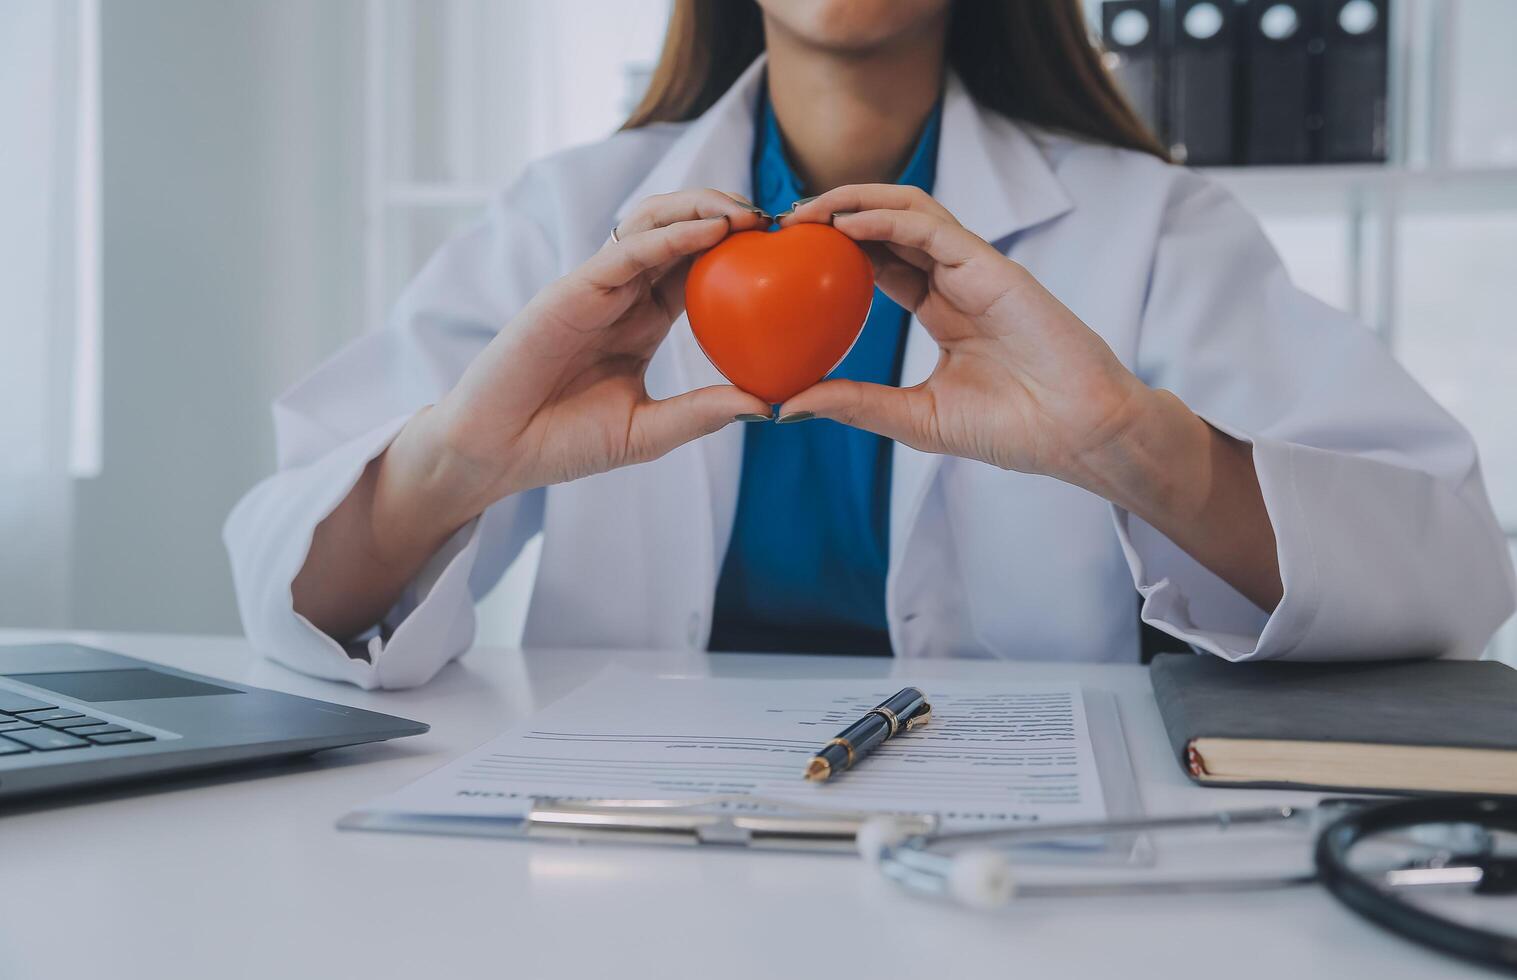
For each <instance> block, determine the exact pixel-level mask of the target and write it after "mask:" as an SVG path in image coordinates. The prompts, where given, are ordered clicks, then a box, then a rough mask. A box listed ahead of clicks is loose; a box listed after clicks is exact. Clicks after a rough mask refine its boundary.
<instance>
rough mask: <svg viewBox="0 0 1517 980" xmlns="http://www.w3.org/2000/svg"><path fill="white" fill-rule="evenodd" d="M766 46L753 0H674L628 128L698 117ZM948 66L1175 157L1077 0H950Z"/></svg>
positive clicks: (998, 95) (1057, 114) (1106, 134)
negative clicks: (1109, 66)
mask: <svg viewBox="0 0 1517 980" xmlns="http://www.w3.org/2000/svg"><path fill="white" fill-rule="evenodd" d="M763 50H764V20H763V15H762V13H761V12H760V10H759V7H758V4H756V3H754V2H753V0H675V2H674V11H673V13H672V14H671V15H670V17H669V31H668V34H667V35H666V36H665V38H664V50H663V53H662V54H660V55H659V59H658V65H657V67H655V68H654V70H653V77H652V80H651V81H650V82H649V84H648V92H647V94H646V95H644V96H643V99H642V101H641V102H640V103H639V104H638V106H637V108H636V109H634V110H633V111H632V116H631V117H630V118H629V119H628V120H627V122H626V123H625V125H624V126H623V127H622V128H623V129H635V128H637V127H638V126H646V125H648V124H649V123H655V122H683V121H685V120H688V119H694V118H695V117H696V116H699V115H700V114H701V113H703V112H705V111H706V110H707V109H709V108H711V105H712V103H714V102H715V101H716V100H717V99H719V98H721V96H722V93H724V92H726V91H727V89H728V88H730V87H731V86H732V83H733V82H734V81H736V80H737V77H738V76H739V75H740V74H742V72H743V69H745V68H747V67H748V66H749V65H750V64H752V62H753V59H754V58H757V57H758V56H759V54H760V53H761V52H762V51H763ZM948 64H949V65H950V66H951V67H952V68H953V70H954V71H955V72H957V73H958V76H959V78H960V80H961V81H963V83H964V87H965V88H967V89H969V94H970V95H972V96H973V97H974V99H975V101H976V102H978V103H980V104H981V105H983V106H986V107H988V108H990V109H993V110H995V111H996V112H999V113H1000V114H1001V115H1003V116H1006V117H1008V118H1010V119H1017V120H1021V121H1024V122H1029V123H1032V124H1034V125H1037V126H1043V127H1046V128H1048V129H1053V130H1059V131H1062V132H1065V133H1071V134H1074V135H1076V136H1082V137H1085V138H1087V139H1091V140H1095V141H1096V142H1099V143H1106V144H1109V145H1111V146H1119V147H1124V148H1126V149H1130V150H1141V151H1142V152H1144V153H1152V154H1153V155H1154V156H1156V157H1159V158H1160V159H1164V160H1168V159H1169V154H1168V153H1167V152H1166V151H1165V149H1164V147H1163V145H1161V144H1160V143H1159V141H1158V139H1156V138H1155V137H1154V135H1153V133H1151V132H1149V130H1148V127H1147V126H1145V125H1144V124H1143V121H1142V120H1141V119H1139V118H1138V114H1137V113H1136V112H1134V111H1133V109H1132V106H1130V105H1129V104H1128V102H1127V100H1126V99H1125V98H1123V97H1122V93H1121V91H1120V90H1119V89H1118V88H1117V85H1116V83H1115V82H1114V81H1113V80H1112V77H1111V74H1110V73H1109V72H1107V70H1106V68H1105V66H1103V65H1102V64H1101V55H1100V52H1099V51H1097V50H1096V48H1095V47H1094V46H1093V45H1092V44H1091V41H1090V37H1089V35H1088V34H1087V33H1086V29H1085V16H1084V14H1083V13H1082V12H1081V10H1080V0H954V5H953V11H952V13H951V15H950V24H949V29H948Z"/></svg>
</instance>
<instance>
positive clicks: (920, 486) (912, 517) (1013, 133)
mask: <svg viewBox="0 0 1517 980" xmlns="http://www.w3.org/2000/svg"><path fill="white" fill-rule="evenodd" d="M933 196H934V197H935V198H937V200H938V202H939V203H941V204H942V205H943V206H944V207H945V208H947V209H948V210H949V211H951V212H952V213H953V215H954V216H955V217H956V218H958V220H959V223H960V224H962V225H963V226H964V227H965V228H967V229H969V230H970V231H972V232H974V233H975V234H976V235H978V236H979V237H981V238H983V239H985V240H986V241H987V242H990V243H991V244H992V245H994V246H996V247H997V248H998V249H999V250H1000V251H1002V252H1007V251H1008V250H1009V249H1010V247H1011V245H1012V244H1013V241H1012V240H1013V238H1014V237H1015V236H1016V234H1017V233H1018V232H1021V231H1023V230H1025V229H1027V228H1031V227H1033V226H1034V225H1039V224H1042V223H1043V222H1046V221H1050V220H1052V219H1054V218H1056V217H1058V216H1059V215H1061V214H1064V213H1065V212H1066V211H1068V210H1069V209H1070V208H1071V207H1072V206H1073V205H1072V204H1071V202H1070V199H1069V196H1068V194H1066V193H1065V191H1064V187H1063V185H1062V184H1060V183H1059V180H1058V178H1057V177H1056V176H1055V175H1054V173H1053V170H1052V169H1051V168H1050V167H1049V165H1048V161H1047V160H1046V159H1045V158H1044V156H1043V154H1042V151H1041V150H1039V148H1038V146H1037V144H1036V143H1035V142H1034V141H1033V139H1032V137H1031V136H1029V135H1028V134H1027V133H1026V132H1024V131H1023V130H1022V128H1021V127H1020V126H1018V125H1017V124H1016V123H1013V122H1012V121H1011V120H1009V119H1007V118H1005V117H1004V116H1001V115H999V114H997V113H994V112H992V111H990V110H988V109H984V108H981V107H980V106H979V105H977V104H976V103H975V101H974V99H973V98H971V97H970V95H969V92H968V91H967V90H966V89H965V88H964V86H963V84H962V83H961V82H960V81H959V79H958V77H957V76H955V75H953V74H952V73H950V74H949V76H948V78H947V80H946V83H945V87H944V92H943V128H942V132H941V135H940V137H939V142H938V161H937V176H936V180H935V181H934V184H933ZM937 362H938V345H937V342H936V341H934V340H933V339H932V335H931V334H929V333H928V332H927V330H926V328H925V327H923V326H922V324H921V321H919V320H917V318H916V317H912V319H911V324H910V326H909V327H908V328H907V334H906V351H905V354H904V356H903V358H902V362H901V386H902V387H910V386H911V385H915V384H919V383H921V382H922V381H924V380H926V378H927V376H928V375H930V374H931V373H932V370H933V368H934V367H936V366H937ZM941 462H942V457H941V456H939V455H937V454H934V453H924V452H919V451H917V450H915V449H912V448H910V447H908V446H903V445H901V444H900V443H897V444H896V446H895V449H894V451H893V452H892V454H891V479H890V583H889V586H888V589H887V591H888V592H891V593H893V591H894V583H895V580H896V571H897V569H898V568H899V567H900V564H901V557H902V555H903V553H904V550H905V548H906V545H907V544H908V539H909V536H910V532H911V529H912V527H913V526H915V524H916V520H917V516H918V515H919V514H920V512H921V509H922V502H923V500H925V499H926V495H927V492H928V491H929V490H930V489H931V487H932V481H933V479H934V477H935V476H936V475H937V471H938V467H939V466H940V464H941ZM891 608H896V607H895V605H894V604H893V603H891Z"/></svg>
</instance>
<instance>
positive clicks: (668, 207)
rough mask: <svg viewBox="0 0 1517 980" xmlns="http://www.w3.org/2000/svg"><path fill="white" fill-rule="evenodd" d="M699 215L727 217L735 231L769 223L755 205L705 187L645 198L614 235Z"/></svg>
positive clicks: (647, 228)
mask: <svg viewBox="0 0 1517 980" xmlns="http://www.w3.org/2000/svg"><path fill="white" fill-rule="evenodd" d="M700 218H726V219H727V220H728V221H729V222H730V223H731V225H732V229H733V230H734V231H748V230H751V229H754V228H760V227H768V224H769V222H768V221H767V220H766V219H767V218H768V216H767V215H765V214H764V212H763V211H762V210H760V209H759V208H757V207H755V206H754V205H752V204H749V203H748V202H747V201H745V200H742V199H741V198H739V197H737V196H736V195H732V194H724V193H722V192H721V191H716V190H711V189H709V188H708V189H705V190H694V191H675V192H674V193H672V194H657V195H654V196H653V197H650V198H646V199H645V200H643V201H641V202H639V203H638V204H637V206H636V207H634V208H633V209H632V211H631V212H630V213H629V214H628V215H627V216H626V217H625V218H623V219H622V221H621V224H619V225H617V226H616V236H617V237H618V238H621V239H626V238H627V237H628V236H629V235H635V234H637V233H638V232H642V231H650V230H652V229H654V228H662V227H664V226H665V225H672V224H674V223H675V222H678V221H695V220H698V219H700Z"/></svg>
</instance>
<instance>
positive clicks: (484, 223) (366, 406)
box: [224, 171, 556, 689]
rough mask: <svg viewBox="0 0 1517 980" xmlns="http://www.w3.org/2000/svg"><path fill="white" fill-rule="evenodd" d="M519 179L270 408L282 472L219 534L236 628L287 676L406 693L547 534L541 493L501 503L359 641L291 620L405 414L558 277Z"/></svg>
mask: <svg viewBox="0 0 1517 980" xmlns="http://www.w3.org/2000/svg"><path fill="white" fill-rule="evenodd" d="M540 199H541V195H539V194H535V193H534V191H533V188H532V177H531V173H530V171H529V174H528V176H527V177H524V178H523V180H522V181H521V182H520V183H518V184H517V185H516V186H515V187H514V188H513V189H512V190H510V191H508V192H506V193H505V194H503V195H502V196H501V198H500V199H499V200H498V201H497V202H496V204H495V205H494V206H493V207H492V208H491V209H490V211H489V213H488V214H487V215H486V216H485V217H484V218H483V219H482V220H481V221H480V222H479V223H477V224H476V225H475V226H474V227H473V228H471V229H469V230H468V231H466V232H465V233H463V234H462V235H460V236H459V237H457V238H455V239H453V240H452V241H451V242H449V243H448V244H447V245H446V246H444V248H443V249H442V250H441V251H440V252H438V253H437V255H436V256H434V257H433V259H432V260H431V261H430V262H429V263H428V264H427V266H426V268H425V269H424V270H423V271H422V273H421V274H420V275H419V276H418V277H417V279H416V280H415V281H414V282H413V283H412V285H411V286H410V287H409V288H408V289H407V291H406V293H405V294H404V295H403V296H402V298H401V300H400V302H399V304H398V305H397V307H396V311H395V315H394V316H393V318H392V321H391V323H390V325H389V327H388V328H387V329H384V330H381V331H379V332H376V333H373V334H370V335H367V336H364V337H362V338H360V339H359V340H357V341H355V342H354V343H352V344H351V345H349V346H348V347H347V348H346V349H344V350H343V351H341V352H339V353H338V354H337V355H336V356H335V357H334V358H332V359H331V360H330V361H328V362H327V363H326V364H324V365H323V366H322V367H320V368H318V369H317V370H316V372H315V373H314V374H312V375H311V376H310V377H308V378H307V379H306V380H304V381H302V382H301V383H299V384H298V385H296V386H295V388H293V389H292V390H291V391H289V392H288V393H287V394H285V395H283V396H282V397H280V398H279V399H278V401H276V402H275V405H274V428H275V440H276V445H277V451H278V471H277V472H276V473H275V474H274V475H273V476H271V477H269V478H268V479H266V480H264V481H263V482H262V483H260V484H259V485H258V486H256V487H254V488H253V489H252V490H251V491H250V492H249V493H248V494H247V496H246V497H244V498H243V499H242V501H241V502H239V503H238V504H237V506H236V508H235V509H234V510H233V511H232V514H231V516H230V517H229V518H228V519H227V524H226V528H225V532H224V538H225V541H226V546H227V550H228V552H229V554H230V556H231V562H232V574H233V580H234V583H235V585H236V590H237V601H238V607H239V609H240V611H241V614H242V622H243V628H244V630H245V631H246V633H247V635H248V639H249V640H250V641H251V642H252V644H253V646H254V648H255V649H257V650H258V651H259V652H261V653H263V654H264V655H266V656H268V657H270V658H272V659H274V660H277V661H279V662H281V663H284V664H286V665H287V666H290V667H293V668H295V669H296V670H300V671H303V672H305V673H308V674H314V675H316V676H318V677H325V678H329V679H333V680H343V681H348V682H351V683H353V684H357V685H358V686H360V687H364V688H371V689H372V688H392V687H410V686H414V685H417V684H421V683H423V682H425V681H426V680H428V679H429V678H431V677H432V676H433V675H434V674H435V673H436V672H437V671H438V670H439V669H441V668H442V667H443V665H444V664H446V663H448V662H449V661H450V660H452V659H454V658H455V657H457V656H459V655H460V654H461V653H463V652H464V651H465V650H467V649H468V647H469V646H470V644H471V643H472V642H473V638H474V628H475V620H474V602H475V600H476V599H477V598H478V597H480V596H481V595H483V594H484V593H485V592H487V591H488V590H489V589H490V587H491V586H492V585H493V584H494V583H495V582H496V581H497V580H498V579H499V578H500V576H501V574H502V573H503V572H504V571H505V569H506V567H507V566H508V565H509V564H510V563H511V561H512V560H513V559H514V558H515V557H516V555H517V554H518V553H519V552H520V550H521V547H522V545H523V544H525V543H526V541H527V540H529V539H530V538H531V536H532V535H533V534H535V533H536V532H537V531H538V530H539V529H540V527H541V523H542V509H543V493H544V492H543V491H542V490H534V491H530V492H528V493H525V494H521V495H518V496H515V497H510V498H507V499H506V500H503V501H501V502H499V503H497V504H496V505H495V506H493V507H491V508H490V509H489V510H487V511H486V512H485V513H484V515H482V516H481V517H480V518H477V519H476V520H475V521H473V522H471V523H470V524H469V525H468V526H466V527H465V528H463V529H462V530H460V531H459V532H458V533H457V534H456V535H455V536H454V537H453V538H452V540H450V541H449V542H448V543H447V545H445V546H444V547H443V549H442V550H441V551H440V552H439V553H438V554H437V555H436V556H434V557H433V559H432V560H431V561H430V562H429V563H428V564H427V566H426V567H425V568H424V569H423V570H422V572H421V574H420V575H419V576H418V577H417V579H416V580H415V581H413V582H412V583H410V585H409V586H408V587H407V588H406V590H405V592H404V594H403V595H402V596H401V598H400V600H399V601H398V602H397V603H396V605H395V607H394V608H393V609H391V610H390V612H389V613H388V614H387V615H386V616H385V617H384V620H383V621H382V622H380V623H376V624H374V628H373V629H372V630H370V631H369V633H367V634H365V635H364V636H361V637H358V638H355V639H353V640H352V641H351V642H349V643H347V644H343V643H339V642H338V641H337V640H336V639H334V638H332V637H330V636H327V635H326V634H324V633H322V632H321V631H320V630H318V629H316V627H314V626H313V625H312V624H311V623H310V622H309V621H308V620H306V619H305V618H304V617H303V616H301V615H300V614H299V613H297V612H296V611H295V609H294V606H293V601H292V598H291V593H290V585H291V583H292V582H293V581H294V579H295V575H296V574H297V573H298V572H299V571H300V569H301V568H302V567H303V566H304V564H305V559H306V555H307V553H308V551H309V548H310V543H311V538H312V535H313V534H314V532H315V529H316V526H317V525H318V524H320V523H321V521H322V520H324V519H325V518H326V516H327V515H328V514H330V513H331V512H332V511H333V510H334V509H335V508H336V507H337V505H338V504H339V503H341V502H342V500H343V499H344V498H345V497H346V496H347V494H348V492H349V490H351V488H352V487H353V485H354V484H355V483H356V482H357V480H358V478H359V477H360V476H361V475H362V474H363V471H364V469H365V467H366V466H367V465H368V463H369V462H370V461H371V460H373V459H374V458H376V457H377V456H378V455H379V454H380V453H382V452H383V451H384V449H385V448H386V447H387V446H388V445H389V444H390V442H391V441H392V440H393V439H394V438H395V436H396V434H397V433H399V431H400V429H401V427H402V426H404V425H405V423H406V421H407V420H408V419H409V418H411V417H412V416H413V415H414V414H415V413H416V412H417V411H418V410H420V409H421V408H422V407H424V406H426V405H429V404H432V403H435V402H436V401H437V400H438V399H439V398H441V397H442V395H443V394H444V393H446V392H447V391H448V390H449V389H450V388H451V387H452V386H453V384H454V383H455V382H456V381H457V379H458V377H459V376H460V375H461V374H462V373H463V370H464V368H465V367H466V366H467V365H468V363H469V362H470V361H471V360H473V358H474V356H475V355H476V354H477V353H478V352H479V351H480V350H481V349H483V348H484V346H485V345H486V344H488V343H489V341H490V340H491V338H492V337H494V336H495V333H496V331H497V330H498V329H500V328H501V327H502V326H504V325H505V324H506V323H507V322H508V321H509V320H510V319H511V317H513V316H514V315H515V314H516V313H517V312H518V311H519V310H520V309H521V307H522V306H524V305H525V304H526V302H527V301H528V300H529V299H531V297H532V296H533V295H534V294H535V293H536V292H537V291H538V289H540V288H541V287H542V286H543V285H544V284H546V283H547V282H549V281H550V280H551V279H552V278H553V276H554V275H556V270H555V265H556V262H555V258H554V252H555V250H554V248H553V245H552V243H551V241H550V239H549V236H548V233H547V232H546V231H545V230H544V229H545V224H544V222H543V221H542V220H541V219H540V218H539V217H538V216H537V215H535V214H534V213H533V209H534V207H541V204H540V203H538V202H539V201H540Z"/></svg>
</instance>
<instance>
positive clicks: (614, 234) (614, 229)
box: [611, 225, 622, 245]
mask: <svg viewBox="0 0 1517 980" xmlns="http://www.w3.org/2000/svg"><path fill="white" fill-rule="evenodd" d="M620 228H621V225H612V226H611V241H612V243H613V244H616V245H620V244H621V243H622V238H621V235H620V234H619V233H618V232H619V230H620Z"/></svg>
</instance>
